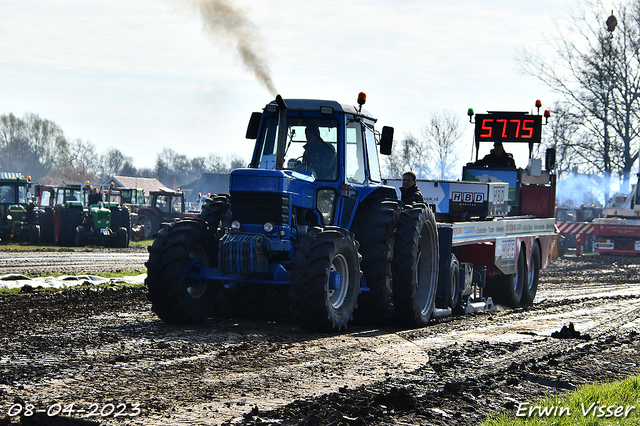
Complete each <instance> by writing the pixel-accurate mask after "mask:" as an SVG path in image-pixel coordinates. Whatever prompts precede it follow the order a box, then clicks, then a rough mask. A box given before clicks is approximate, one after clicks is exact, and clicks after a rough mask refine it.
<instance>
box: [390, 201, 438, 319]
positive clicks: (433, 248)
mask: <svg viewBox="0 0 640 426" xmlns="http://www.w3.org/2000/svg"><path fill="white" fill-rule="evenodd" d="M392 273H393V297H394V303H395V308H396V318H397V319H398V320H399V322H400V323H401V324H403V325H405V326H409V327H423V326H425V325H427V324H428V323H429V320H430V319H431V316H432V314H433V310H434V308H435V298H436V291H437V286H438V230H437V227H436V219H435V215H434V214H433V212H432V211H431V209H429V208H427V207H426V206H425V205H424V204H414V205H413V206H409V208H407V209H405V210H403V212H402V214H401V215H400V219H399V221H398V229H397V231H396V242H395V246H394V250H393V267H392Z"/></svg>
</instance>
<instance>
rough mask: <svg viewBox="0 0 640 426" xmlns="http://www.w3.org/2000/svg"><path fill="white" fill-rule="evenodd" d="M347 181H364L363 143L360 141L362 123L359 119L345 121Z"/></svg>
mask: <svg viewBox="0 0 640 426" xmlns="http://www.w3.org/2000/svg"><path fill="white" fill-rule="evenodd" d="M345 136H346V142H347V150H346V152H345V155H346V160H347V182H350V183H364V181H365V173H364V144H363V142H362V139H363V138H362V124H361V123H360V122H359V121H350V122H349V123H347V133H346V135H345Z"/></svg>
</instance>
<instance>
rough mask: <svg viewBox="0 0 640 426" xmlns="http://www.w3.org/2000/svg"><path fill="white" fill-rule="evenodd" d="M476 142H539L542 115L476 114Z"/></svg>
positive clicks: (511, 113) (512, 113)
mask: <svg viewBox="0 0 640 426" xmlns="http://www.w3.org/2000/svg"><path fill="white" fill-rule="evenodd" d="M475 124H476V129H475V134H476V135H475V136H476V143H478V142H495V141H501V142H528V143H529V144H534V143H540V141H541V138H542V116H541V115H530V114H527V113H514V112H492V113H489V114H476V123H475Z"/></svg>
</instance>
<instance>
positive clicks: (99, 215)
mask: <svg viewBox="0 0 640 426" xmlns="http://www.w3.org/2000/svg"><path fill="white" fill-rule="evenodd" d="M101 192H103V196H104V198H105V200H104V201H98V202H96V203H94V204H89V203H90V202H89V201H88V199H89V196H88V194H87V196H86V200H87V201H86V204H85V205H86V206H87V207H86V208H85V210H84V215H83V222H82V224H81V225H79V226H77V227H76V230H75V245H76V246H78V247H82V246H86V245H87V244H93V245H102V246H105V247H119V248H125V247H129V233H130V232H131V218H130V215H129V209H128V208H127V207H125V206H123V205H122V194H121V193H120V192H118V191H114V190H113V189H112V188H111V187H109V189H108V190H106V191H102V190H101ZM100 198H102V196H101V197H100Z"/></svg>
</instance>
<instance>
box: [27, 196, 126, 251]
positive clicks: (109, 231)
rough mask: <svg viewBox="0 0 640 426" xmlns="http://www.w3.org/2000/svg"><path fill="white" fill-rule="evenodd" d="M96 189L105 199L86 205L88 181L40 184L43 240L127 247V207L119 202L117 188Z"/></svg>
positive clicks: (51, 242)
mask: <svg viewBox="0 0 640 426" xmlns="http://www.w3.org/2000/svg"><path fill="white" fill-rule="evenodd" d="M97 188H99V187H97ZM99 189H100V192H101V196H102V198H103V199H104V201H98V202H94V203H93V204H89V200H90V194H91V190H92V186H91V185H89V184H86V183H85V184H70V185H63V186H39V187H38V206H37V216H38V222H39V224H40V228H41V234H42V240H43V241H44V242H46V243H50V244H55V245H60V246H76V247H82V246H85V245H88V244H92V245H102V246H105V247H128V245H129V232H130V229H131V220H130V217H129V210H128V209H127V208H126V207H123V206H122V205H121V204H122V203H121V198H120V194H119V193H118V192H117V191H112V190H111V189H110V188H106V189H104V188H99Z"/></svg>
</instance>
